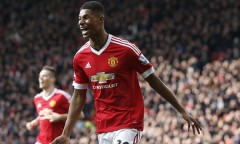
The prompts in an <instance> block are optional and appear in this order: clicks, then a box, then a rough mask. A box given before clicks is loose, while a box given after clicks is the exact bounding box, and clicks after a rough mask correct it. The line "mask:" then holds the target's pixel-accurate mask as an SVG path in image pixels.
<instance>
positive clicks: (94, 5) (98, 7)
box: [80, 1, 104, 14]
mask: <svg viewBox="0 0 240 144" xmlns="http://www.w3.org/2000/svg"><path fill="white" fill-rule="evenodd" d="M82 9H90V10H92V11H94V12H98V13H102V14H104V6H103V5H102V4H101V3H100V2H98V1H89V2H86V3H84V4H83V5H82V6H81V8H80V11H81V10H82Z"/></svg>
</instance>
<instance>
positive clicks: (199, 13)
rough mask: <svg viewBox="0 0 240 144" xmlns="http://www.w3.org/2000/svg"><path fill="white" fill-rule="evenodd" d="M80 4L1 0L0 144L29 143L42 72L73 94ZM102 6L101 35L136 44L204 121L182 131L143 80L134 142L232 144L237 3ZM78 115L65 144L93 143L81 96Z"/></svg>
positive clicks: (238, 90)
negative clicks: (47, 69)
mask: <svg viewBox="0 0 240 144" xmlns="http://www.w3.org/2000/svg"><path fill="white" fill-rule="evenodd" d="M85 1H86V0H83V1H78V0H71V1H64V0H54V1H49V0H41V1H37V0H31V1H30V0H28V1H27V0H26V1H17V0H11V1H10V0H2V1H1V3H0V18H1V19H0V144H15V143H16V144H18V143H21V144H32V143H34V140H35V138H36V134H37V129H36V130H34V131H31V132H29V131H27V129H26V127H25V123H26V121H29V120H31V119H33V118H34V117H36V110H35V107H34V105H33V97H34V95H35V94H37V93H38V92H40V89H39V88H38V74H39V71H40V69H41V68H42V66H44V65H52V66H55V67H56V68H57V73H58V75H57V84H56V85H57V87H58V88H60V89H63V90H66V91H67V92H69V93H70V94H71V93H72V90H73V88H72V77H73V70H72V58H73V56H74V54H75V53H76V52H77V50H78V49H79V48H80V47H81V45H82V44H83V43H84V42H85V41H86V40H84V39H83V38H82V36H81V33H80V31H79V28H78V26H77V23H78V14H79V8H80V6H81V4H82V3H83V2H85ZM102 3H103V4H104V5H105V9H106V13H105V18H106V21H105V22H106V23H105V25H106V29H107V31H108V32H109V33H111V34H114V35H117V36H120V37H124V38H126V39H128V40H130V41H132V42H133V43H135V44H136V45H137V46H138V47H139V48H140V49H141V50H142V52H143V53H144V54H145V56H146V57H147V58H148V59H149V60H150V61H151V62H152V63H153V65H154V68H155V69H156V73H157V74H158V75H159V77H160V78H161V79H162V80H163V81H164V82H165V83H166V84H167V85H168V86H169V87H170V88H171V89H172V90H173V91H174V92H175V93H176V96H177V98H178V99H179V100H180V102H181V103H182V104H183V105H184V107H185V108H186V109H187V110H188V111H189V112H190V113H191V114H192V115H193V116H194V117H196V118H198V120H199V122H200V123H201V124H202V126H203V127H202V128H203V133H202V134H200V135H193V134H192V132H189V133H188V132H187V131H188V130H187V128H188V126H187V124H186V123H185V122H184V121H183V119H182V118H181V116H180V115H179V114H178V113H177V112H176V110H174V109H173V107H172V106H171V105H170V104H169V103H167V102H166V101H165V100H164V99H162V98H161V97H160V96H159V95H157V94H156V92H155V91H154V90H152V89H151V87H150V86H149V85H148V84H147V83H146V82H145V81H144V80H143V79H142V78H141V77H139V80H140V86H141V89H142V92H143V97H144V103H145V118H144V123H145V129H144V132H143V137H142V141H141V144H193V143H194V144H238V143H240V75H239V73H240V15H239V11H240V1H235V0H211V1H209V0H201V1H199V0H182V1H178V0H171V1H168V0H143V1H138V0H131V1H127V0H121V1H120V0H111V1H102ZM84 112H85V115H86V118H85V119H84V120H83V121H78V122H77V124H76V126H75V128H74V131H73V133H72V136H71V137H72V143H73V144H96V143H97V136H96V133H95V123H94V105H93V98H92V97H91V92H90V91H89V93H88V97H87V103H86V106H85V108H84Z"/></svg>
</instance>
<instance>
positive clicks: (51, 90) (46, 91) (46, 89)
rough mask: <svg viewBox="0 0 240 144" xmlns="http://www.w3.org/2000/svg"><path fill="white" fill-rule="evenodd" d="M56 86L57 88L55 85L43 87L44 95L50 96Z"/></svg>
mask: <svg viewBox="0 0 240 144" xmlns="http://www.w3.org/2000/svg"><path fill="white" fill-rule="evenodd" d="M54 88H55V87H54V86H51V87H48V88H45V89H43V90H42V93H43V95H44V96H45V97H49V96H50V95H51V94H52V92H53V90H54Z"/></svg>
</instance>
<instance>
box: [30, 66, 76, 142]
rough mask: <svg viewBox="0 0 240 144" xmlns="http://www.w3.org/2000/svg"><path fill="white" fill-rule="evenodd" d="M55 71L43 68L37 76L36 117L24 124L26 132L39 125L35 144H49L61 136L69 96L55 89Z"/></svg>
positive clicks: (48, 67) (52, 68) (50, 68)
mask: <svg viewBox="0 0 240 144" xmlns="http://www.w3.org/2000/svg"><path fill="white" fill-rule="evenodd" d="M55 73H56V72H55V69H54V67H50V66H45V67H43V69H42V70H41V72H40V74H39V87H40V88H41V89H42V92H41V93H39V94H37V95H36V96H35V98H34V104H35V106H36V109H37V112H38V117H37V118H36V119H34V120H32V121H31V122H28V123H27V124H26V127H27V129H28V130H32V129H33V128H35V127H36V126H38V125H39V133H38V137H37V142H36V144H49V143H50V142H51V141H53V140H54V139H55V138H56V137H57V136H59V135H61V133H62V130H63V127H64V124H65V120H66V118H67V112H68V109H69V105H70V98H71V96H70V95H69V94H68V93H66V92H65V91H63V90H60V89H57V88H55V85H54V84H55Z"/></svg>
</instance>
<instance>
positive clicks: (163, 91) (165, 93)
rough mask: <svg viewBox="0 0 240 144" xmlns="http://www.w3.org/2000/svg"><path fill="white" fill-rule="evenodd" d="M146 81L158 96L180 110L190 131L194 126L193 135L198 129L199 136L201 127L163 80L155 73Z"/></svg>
mask: <svg viewBox="0 0 240 144" xmlns="http://www.w3.org/2000/svg"><path fill="white" fill-rule="evenodd" d="M145 79H146V81H147V82H148V83H149V85H150V86H151V87H152V88H153V89H154V90H155V91H156V92H157V93H158V94H160V95H161V96H162V97H163V98H164V99H165V100H167V101H168V102H169V103H170V104H171V105H172V106H173V107H174V108H175V109H177V110H178V112H179V113H180V114H181V115H182V117H183V118H184V119H185V120H186V121H187V123H188V130H189V129H190V127H191V126H192V129H193V133H194V134H195V129H196V130H197V132H198V134H200V131H202V128H201V125H200V124H199V123H198V122H197V121H196V120H195V119H194V118H193V117H192V116H191V115H190V114H188V113H187V112H186V110H185V109H184V107H183V106H182V105H181V104H180V103H179V101H178V100H177V98H176V96H175V94H174V93H173V92H172V91H171V90H170V89H169V88H168V87H167V86H166V85H165V84H164V83H163V82H162V80H161V79H160V78H159V77H158V76H157V75H156V74H155V73H152V74H150V75H149V76H148V77H146V78H145Z"/></svg>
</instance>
